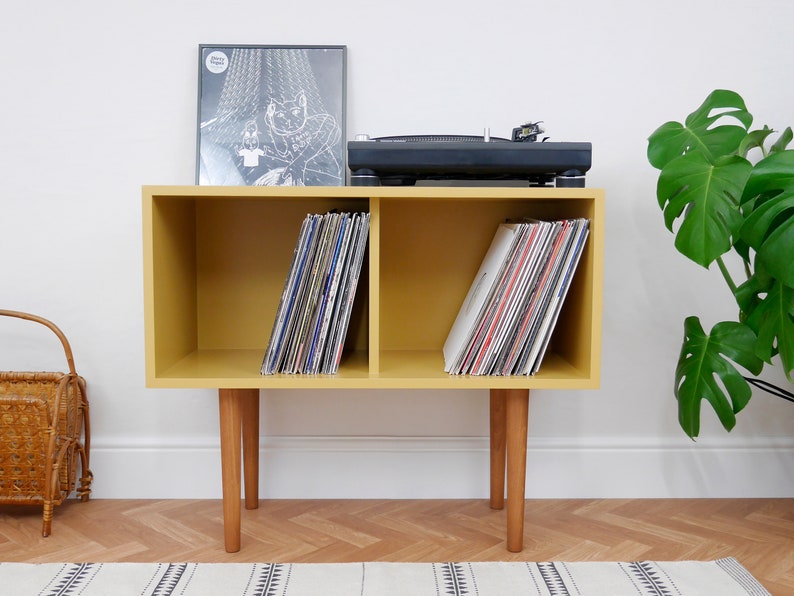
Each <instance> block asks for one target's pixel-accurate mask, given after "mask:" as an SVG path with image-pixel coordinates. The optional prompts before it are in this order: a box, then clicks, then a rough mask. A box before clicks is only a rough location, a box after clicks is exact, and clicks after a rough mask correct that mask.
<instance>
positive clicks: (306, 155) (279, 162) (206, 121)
mask: <svg viewBox="0 0 794 596" xmlns="http://www.w3.org/2000/svg"><path fill="white" fill-rule="evenodd" d="M346 58H347V48H346V47H345V46H255V45H254V46H223V45H200V46H199V89H198V131H197V141H198V142H197V144H198V147H197V151H196V154H197V158H196V183H197V184H199V185H218V186H342V185H344V184H345V172H346V170H345V138H344V137H345V93H346V90H345V87H346V80H345V77H346Z"/></svg>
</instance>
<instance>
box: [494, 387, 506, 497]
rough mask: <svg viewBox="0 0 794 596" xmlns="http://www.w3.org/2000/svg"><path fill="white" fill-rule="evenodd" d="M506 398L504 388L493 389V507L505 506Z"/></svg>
mask: <svg viewBox="0 0 794 596" xmlns="http://www.w3.org/2000/svg"><path fill="white" fill-rule="evenodd" d="M506 399H507V392H506V391H505V390H504V389H491V418H490V419H491V509H503V508H504V506H505V437H506V431H507V417H506V410H505V405H506Z"/></svg>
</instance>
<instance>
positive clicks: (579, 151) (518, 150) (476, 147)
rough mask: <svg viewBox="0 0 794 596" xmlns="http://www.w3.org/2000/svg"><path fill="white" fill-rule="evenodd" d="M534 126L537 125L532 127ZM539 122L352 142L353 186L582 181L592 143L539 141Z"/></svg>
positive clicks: (572, 183)
mask: <svg viewBox="0 0 794 596" xmlns="http://www.w3.org/2000/svg"><path fill="white" fill-rule="evenodd" d="M529 126H535V128H534V129H533V128H528V127H529ZM540 132H542V130H541V129H539V128H537V126H536V125H524V126H523V127H520V128H516V129H514V130H513V138H512V139H506V138H500V137H497V138H491V137H490V136H489V135H487V134H484V135H483V136H456V135H410V136H393V137H379V138H374V139H370V138H368V137H367V136H366V135H359V136H358V137H357V138H356V140H355V141H349V142H348V144H347V160H348V167H349V168H350V184H351V185H352V186H378V185H392V186H394V185H413V184H416V182H417V181H419V180H464V181H465V180H485V181H499V180H519V181H526V182H527V184H528V185H529V186H551V185H556V186H558V187H583V186H584V185H585V181H584V176H585V173H586V172H587V171H588V170H589V169H590V166H591V159H592V144H591V143H585V142H581V143H580V142H551V141H538V140H537V135H538V133H540Z"/></svg>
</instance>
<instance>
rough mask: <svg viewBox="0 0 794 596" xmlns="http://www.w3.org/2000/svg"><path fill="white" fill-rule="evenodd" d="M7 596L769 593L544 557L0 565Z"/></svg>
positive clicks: (713, 568)
mask: <svg viewBox="0 0 794 596" xmlns="http://www.w3.org/2000/svg"><path fill="white" fill-rule="evenodd" d="M0 594H9V595H12V594H13V595H14V596H26V595H28V594H30V595H36V596H45V595H46V596H50V595H56V594H57V595H69V596H77V595H80V596H94V595H99V596H127V595H133V594H135V595H144V596H167V595H180V596H181V595H184V596H204V595H206V596H227V595H228V596H253V595H257V596H391V595H394V596H459V595H466V596H514V595H519V594H520V595H527V596H623V595H626V596H645V595H652V596H680V595H684V596H734V595H736V596H746V595H748V594H749V595H752V596H761V595H764V596H769V592H767V591H766V590H765V589H764V588H763V587H762V586H761V584H760V583H759V582H758V581H756V580H755V578H753V576H752V575H751V574H750V573H749V572H748V571H747V570H746V569H745V568H744V567H742V565H741V564H740V563H739V562H738V561H737V560H736V559H733V558H728V559H719V560H716V561H674V562H663V561H637V562H626V563H619V562H612V563H598V562H577V563H563V562H549V563H517V562H510V563H379V562H376V563H328V564H325V563H42V564H34V563H0Z"/></svg>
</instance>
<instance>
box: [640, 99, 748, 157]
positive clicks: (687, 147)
mask: <svg viewBox="0 0 794 596" xmlns="http://www.w3.org/2000/svg"><path fill="white" fill-rule="evenodd" d="M726 122H728V123H727V124H726ZM752 122H753V117H752V115H751V114H750V113H749V112H748V111H747V107H746V106H745V105H744V100H743V99H742V98H741V96H740V95H739V94H738V93H735V92H734V91H727V90H724V89H717V90H716V91H713V92H712V93H711V94H710V95H709V96H708V97H707V98H706V100H705V101H704V102H703V103H702V104H701V106H700V107H699V108H698V109H697V110H695V111H694V112H692V113H691V114H690V115H689V116H687V118H686V120H685V121H684V124H681V123H679V122H666V123H665V124H662V125H661V126H660V127H659V128H657V129H656V130H655V131H654V132H653V134H651V136H650V137H649V138H648V161H649V162H650V163H651V165H652V166H653V167H655V168H657V169H659V170H661V169H663V168H664V167H665V166H666V165H667V164H668V163H669V162H670V161H672V160H673V159H675V158H676V157H680V156H681V155H683V154H685V153H689V152H690V151H696V152H698V153H702V154H703V155H704V156H705V157H706V158H707V159H708V160H710V161H714V160H715V159H716V158H718V157H720V156H723V155H730V154H732V153H735V152H736V151H737V149H738V148H739V145H740V144H741V143H742V141H743V140H744V138H745V135H746V134H747V130H748V129H749V128H750V124H752Z"/></svg>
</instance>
